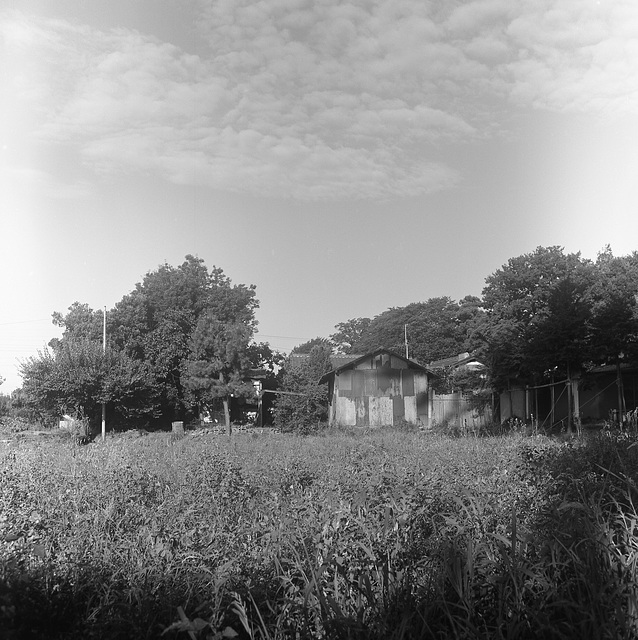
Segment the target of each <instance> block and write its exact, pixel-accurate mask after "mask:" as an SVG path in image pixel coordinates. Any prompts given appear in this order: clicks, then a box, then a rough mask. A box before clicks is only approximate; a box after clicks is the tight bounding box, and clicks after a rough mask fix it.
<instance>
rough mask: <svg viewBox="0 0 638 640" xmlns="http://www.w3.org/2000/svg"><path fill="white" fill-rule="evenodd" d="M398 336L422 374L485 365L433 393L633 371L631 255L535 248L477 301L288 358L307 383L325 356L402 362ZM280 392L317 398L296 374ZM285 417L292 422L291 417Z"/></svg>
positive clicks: (370, 326) (424, 306)
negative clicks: (373, 355)
mask: <svg viewBox="0 0 638 640" xmlns="http://www.w3.org/2000/svg"><path fill="white" fill-rule="evenodd" d="M406 331H407V339H408V344H409V355H410V358H412V359H414V360H417V361H418V362H420V363H421V364H423V365H426V366H427V365H430V364H431V363H433V362H435V361H437V360H441V359H444V358H449V357H451V356H454V355H457V354H460V353H464V352H469V353H472V354H473V355H474V356H476V357H477V358H478V359H479V360H481V361H482V362H483V363H484V364H485V366H486V368H485V371H484V373H482V374H481V375H482V378H481V380H480V381H478V380H477V379H476V377H475V376H472V375H469V376H468V375H466V374H464V373H463V372H460V373H459V372H458V371H457V372H454V371H451V370H447V371H446V370H438V371H437V373H439V376H438V378H436V379H435V387H436V390H437V391H441V392H446V391H450V390H452V388H460V389H463V388H470V387H473V386H474V389H475V390H476V385H477V384H479V385H481V386H482V388H483V389H484V390H490V391H492V390H493V391H496V392H499V391H502V390H504V389H506V388H507V387H508V385H510V384H512V383H519V384H528V385H534V384H543V383H545V382H548V381H550V380H552V379H561V378H568V377H570V376H573V375H574V374H576V373H578V372H582V371H587V370H590V369H592V368H594V367H596V366H598V365H607V364H615V365H616V367H617V368H619V367H620V365H621V364H622V363H626V364H631V365H638V252H633V253H632V254H630V255H627V256H620V257H617V256H614V255H613V253H612V251H611V249H610V248H609V247H606V248H605V249H604V250H603V251H601V252H600V253H599V254H598V256H597V258H596V260H588V259H585V258H583V257H582V256H581V255H580V253H565V252H564V250H563V248H561V247H558V246H551V247H538V248H537V249H536V250H535V251H533V252H531V253H527V254H524V255H521V256H518V257H515V258H511V259H510V260H508V262H507V263H506V264H504V265H503V266H502V267H501V268H499V269H497V270H496V271H495V272H494V273H492V274H491V275H489V276H488V277H487V278H486V279H485V286H484V288H483V291H482V296H481V297H477V296H466V297H464V298H463V299H461V300H460V301H458V302H457V301H455V300H453V299H451V298H449V297H436V298H430V299H428V300H426V301H425V302H415V303H411V304H408V305H407V306H404V307H395V308H390V309H388V310H386V311H384V312H383V313H381V314H379V315H378V316H376V317H374V318H365V317H360V318H351V319H349V320H347V321H345V322H341V323H339V324H337V325H336V326H335V332H334V333H333V334H332V335H330V336H329V337H328V338H322V337H318V338H314V339H312V340H310V341H308V342H306V343H304V344H302V345H299V346H298V347H297V348H296V350H295V351H297V352H301V353H306V354H309V355H310V356H311V357H310V359H309V360H308V361H307V362H306V363H304V367H306V368H307V369H308V373H309V374H310V376H315V375H316V371H315V370H316V369H317V368H320V369H321V368H322V367H323V368H326V367H329V359H327V354H330V353H341V354H363V353H366V352H368V351H372V350H374V349H376V348H378V347H385V348H388V349H391V350H394V351H397V352H399V353H404V348H405V337H406ZM284 384H285V385H286V386H287V388H290V389H300V390H301V389H303V390H305V391H306V392H309V391H310V390H312V391H313V393H315V395H316V394H318V393H319V392H320V390H319V389H316V388H315V386H316V385H315V386H313V384H312V381H311V379H310V377H309V376H306V377H305V378H304V377H303V376H302V375H300V372H299V371H297V372H295V373H294V374H290V375H289V376H288V377H284ZM323 391H324V394H325V389H324V390H323ZM285 402H287V404H288V405H293V401H292V400H286V401H285ZM297 406H298V405H297ZM322 406H327V400H326V398H325V397H323V398H321V401H320V402H317V403H316V404H314V405H313V406H312V409H311V410H309V411H308V412H307V420H306V425H307V426H309V425H310V423H313V422H314V423H316V422H317V421H318V417H319V418H320V417H322V415H325V414H322V415H321V416H320V415H319V414H320V409H321V407H322ZM287 413H288V415H293V414H294V407H293V406H290V407H288V409H287ZM296 418H297V420H300V419H301V417H300V416H296Z"/></svg>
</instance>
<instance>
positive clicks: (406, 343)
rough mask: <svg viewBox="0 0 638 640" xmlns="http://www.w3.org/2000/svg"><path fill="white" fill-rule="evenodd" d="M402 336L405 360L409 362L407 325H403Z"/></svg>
mask: <svg viewBox="0 0 638 640" xmlns="http://www.w3.org/2000/svg"><path fill="white" fill-rule="evenodd" d="M403 334H404V339H405V359H406V360H409V359H410V351H409V349H408V325H407V324H404V325H403Z"/></svg>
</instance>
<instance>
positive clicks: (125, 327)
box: [20, 255, 280, 427]
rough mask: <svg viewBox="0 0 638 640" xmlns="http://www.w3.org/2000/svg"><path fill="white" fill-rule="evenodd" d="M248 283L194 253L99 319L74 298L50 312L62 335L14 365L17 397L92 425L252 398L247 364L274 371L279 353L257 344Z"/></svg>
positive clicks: (131, 422)
mask: <svg viewBox="0 0 638 640" xmlns="http://www.w3.org/2000/svg"><path fill="white" fill-rule="evenodd" d="M258 306H259V302H258V300H257V298H256V291H255V287H254V286H252V285H251V286H246V285H243V284H240V285H233V284H232V282H231V280H230V278H228V277H227V276H226V275H225V274H224V272H223V270H222V269H219V268H216V267H213V268H212V269H211V270H210V271H209V270H208V269H207V267H206V266H205V264H204V261H203V260H202V259H200V258H195V257H193V256H191V255H188V256H186V259H185V261H184V262H183V264H181V265H179V266H178V267H173V266H171V265H168V264H164V265H162V266H160V267H159V268H158V269H156V270H155V271H151V272H149V273H147V274H146V276H145V277H144V279H143V280H142V282H141V283H138V284H137V285H136V286H135V289H134V290H133V291H131V292H130V293H128V294H127V295H125V296H124V297H123V298H122V300H120V302H118V303H117V304H116V305H115V307H114V308H113V309H111V310H110V311H108V312H106V342H105V344H103V324H104V315H103V312H102V311H95V310H93V309H91V308H90V307H89V306H88V305H87V304H81V303H79V302H76V303H74V304H73V305H72V306H71V307H70V308H69V309H68V312H67V313H66V314H62V313H59V312H56V313H54V314H53V322H54V324H56V325H58V326H60V327H62V328H63V334H62V337H61V338H60V339H53V340H51V341H50V343H49V345H48V348H46V349H44V350H43V351H40V352H39V353H38V355H37V356H34V357H32V358H29V359H27V360H26V361H25V362H23V363H22V365H21V375H22V379H23V387H22V390H21V392H20V397H21V398H22V400H23V401H24V402H26V404H27V406H28V407H30V408H31V409H32V411H34V412H37V413H39V414H40V416H41V417H42V418H46V417H47V416H52V415H57V416H59V415H60V414H63V413H69V414H71V415H73V416H76V417H82V418H86V419H87V420H88V421H89V422H90V423H92V424H93V425H96V424H98V423H99V422H100V420H101V406H102V404H103V403H104V404H106V406H107V407H108V411H109V416H108V417H109V423H111V424H115V425H127V426H129V427H133V426H143V427H148V426H150V425H153V424H160V425H162V426H166V425H170V423H171V422H173V421H188V420H195V419H198V417H199V414H200V412H201V411H202V410H205V409H207V408H211V407H213V406H214V405H215V404H216V402H220V403H221V404H222V405H223V409H224V414H225V419H226V420H225V421H226V424H227V426H228V425H229V423H230V407H229V405H230V399H231V397H237V398H250V397H252V396H253V395H254V390H253V387H252V384H250V382H249V381H248V380H247V376H249V375H250V372H251V370H252V369H260V370H262V371H263V370H265V371H266V372H267V373H268V374H269V375H271V376H274V375H275V367H276V365H277V363H278V361H279V358H280V356H279V355H278V354H276V353H274V352H273V351H272V350H271V349H270V347H269V345H268V344H265V343H257V342H255V341H254V334H255V329H256V326H257V322H256V319H255V311H256V309H257V308H258Z"/></svg>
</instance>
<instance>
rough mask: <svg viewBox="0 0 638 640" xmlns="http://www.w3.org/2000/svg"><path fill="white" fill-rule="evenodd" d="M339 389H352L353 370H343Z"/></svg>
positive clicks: (339, 376) (339, 377) (338, 377)
mask: <svg viewBox="0 0 638 640" xmlns="http://www.w3.org/2000/svg"><path fill="white" fill-rule="evenodd" d="M337 380H338V381H339V391H352V371H351V370H350V369H346V370H345V371H342V372H341V373H340V374H339V375H338V376H337Z"/></svg>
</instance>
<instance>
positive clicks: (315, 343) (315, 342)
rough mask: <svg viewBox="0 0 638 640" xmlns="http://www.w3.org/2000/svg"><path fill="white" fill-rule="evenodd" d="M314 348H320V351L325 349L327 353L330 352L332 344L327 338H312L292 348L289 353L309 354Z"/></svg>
mask: <svg viewBox="0 0 638 640" xmlns="http://www.w3.org/2000/svg"><path fill="white" fill-rule="evenodd" d="M315 347H321V348H322V349H326V350H327V351H331V350H332V344H331V343H330V340H328V338H320V337H317V338H312V339H311V340H308V341H306V342H303V343H301V344H298V345H297V346H296V347H294V348H293V349H292V351H291V353H301V354H303V353H310V352H311V351H312V350H313V349H314V348H315Z"/></svg>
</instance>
